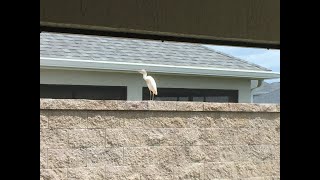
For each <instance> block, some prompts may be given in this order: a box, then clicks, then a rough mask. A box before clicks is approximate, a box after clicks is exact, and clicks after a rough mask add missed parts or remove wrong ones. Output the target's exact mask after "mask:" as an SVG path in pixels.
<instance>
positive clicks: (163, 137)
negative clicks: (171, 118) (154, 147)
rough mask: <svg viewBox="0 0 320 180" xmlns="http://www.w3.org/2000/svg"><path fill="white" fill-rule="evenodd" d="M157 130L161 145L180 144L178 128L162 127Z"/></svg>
mask: <svg viewBox="0 0 320 180" xmlns="http://www.w3.org/2000/svg"><path fill="white" fill-rule="evenodd" d="M157 131H158V132H159V136H158V137H159V143H160V145H161V146H178V145H182V143H181V140H180V139H179V135H178V133H179V129H177V128H163V129H157Z"/></svg>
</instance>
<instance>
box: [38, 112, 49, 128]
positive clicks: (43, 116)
mask: <svg viewBox="0 0 320 180" xmlns="http://www.w3.org/2000/svg"><path fill="white" fill-rule="evenodd" d="M49 111H50V110H40V128H48V127H49V117H48V115H49V114H50V113H49Z"/></svg>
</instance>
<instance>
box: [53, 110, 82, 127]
mask: <svg viewBox="0 0 320 180" xmlns="http://www.w3.org/2000/svg"><path fill="white" fill-rule="evenodd" d="M86 123H87V112H85V111H70V110H63V111H61V110H60V111H58V110H53V111H50V115H49V127H50V128H86V126H87V125H86Z"/></svg>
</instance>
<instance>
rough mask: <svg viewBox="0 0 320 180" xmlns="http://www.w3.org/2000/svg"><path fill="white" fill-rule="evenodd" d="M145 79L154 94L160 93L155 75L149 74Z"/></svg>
mask: <svg viewBox="0 0 320 180" xmlns="http://www.w3.org/2000/svg"><path fill="white" fill-rule="evenodd" d="M145 81H146V83H147V86H148V88H149V90H150V91H152V92H153V94H155V95H158V92H157V84H156V81H155V80H154V79H153V77H151V76H147V77H146V79H145Z"/></svg>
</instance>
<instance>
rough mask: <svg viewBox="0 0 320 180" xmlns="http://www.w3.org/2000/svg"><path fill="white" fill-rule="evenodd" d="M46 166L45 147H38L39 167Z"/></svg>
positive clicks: (43, 167)
mask: <svg viewBox="0 0 320 180" xmlns="http://www.w3.org/2000/svg"><path fill="white" fill-rule="evenodd" d="M45 168H47V149H44V148H40V169H45Z"/></svg>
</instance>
